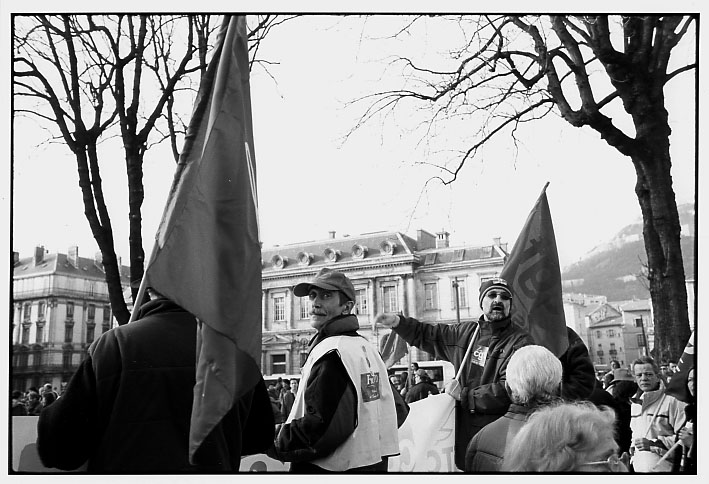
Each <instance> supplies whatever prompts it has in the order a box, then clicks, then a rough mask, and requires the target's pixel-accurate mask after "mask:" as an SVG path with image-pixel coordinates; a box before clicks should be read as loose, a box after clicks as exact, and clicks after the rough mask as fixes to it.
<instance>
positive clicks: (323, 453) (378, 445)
mask: <svg viewBox="0 0 709 484" xmlns="http://www.w3.org/2000/svg"><path fill="white" fill-rule="evenodd" d="M293 294H295V295H296V296H299V297H304V296H307V297H308V298H309V299H310V301H311V304H312V308H311V310H310V323H311V325H312V327H313V328H315V329H316V330H317V333H316V334H315V336H313V338H312V339H311V340H310V344H309V347H308V358H307V361H306V362H305V365H304V366H303V370H302V377H301V385H300V387H299V389H298V393H297V395H296V397H295V402H294V403H293V408H292V410H291V412H290V415H288V416H287V420H286V423H285V424H283V426H282V427H281V429H280V431H279V433H278V435H277V436H276V439H275V442H274V445H273V447H272V448H271V449H270V450H269V451H268V455H270V456H271V457H273V458H276V459H279V460H281V461H284V462H290V463H291V466H290V471H291V472H299V473H320V472H327V471H331V472H345V471H354V472H386V471H387V466H388V457H389V456H394V455H398V454H399V440H398V432H397V408H396V405H395V397H394V393H393V392H392V389H391V385H390V383H389V380H388V376H387V368H386V366H385V365H384V362H383V361H382V359H381V357H380V356H379V353H378V352H377V351H376V349H375V348H374V347H373V346H372V345H371V344H370V343H369V341H367V340H366V339H365V338H364V337H362V336H361V335H359V334H358V333H357V329H359V322H358V321H357V317H356V316H355V315H354V314H352V308H353V307H354V304H355V303H354V301H355V290H354V286H353V285H352V282H351V281H350V280H349V279H348V278H347V276H345V275H344V274H343V273H342V272H339V271H333V270H330V269H327V268H325V269H322V270H321V271H320V272H319V273H318V274H317V275H316V276H315V278H314V279H313V280H311V281H310V282H303V283H300V284H297V285H296V286H295V287H294V288H293ZM402 421H403V420H402ZM355 430H356V432H355Z"/></svg>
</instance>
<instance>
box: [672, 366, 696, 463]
mask: <svg viewBox="0 0 709 484" xmlns="http://www.w3.org/2000/svg"><path fill="white" fill-rule="evenodd" d="M675 375H679V373H678V372H677V371H675ZM675 378H676V376H675ZM686 387H687V394H688V395H689V397H690V402H689V403H688V404H687V406H686V407H684V415H685V419H686V422H685V424H684V426H683V427H682V428H681V429H679V432H677V438H678V439H679V440H680V441H681V442H682V452H681V454H682V455H681V457H680V458H679V459H674V464H673V467H672V472H682V473H686V474H696V472H697V454H696V451H695V448H694V442H695V439H694V433H695V431H696V426H695V424H694V423H695V422H694V421H695V419H696V416H697V403H696V394H695V393H694V368H693V367H692V368H691V369H690V370H689V371H688V372H687V382H686Z"/></svg>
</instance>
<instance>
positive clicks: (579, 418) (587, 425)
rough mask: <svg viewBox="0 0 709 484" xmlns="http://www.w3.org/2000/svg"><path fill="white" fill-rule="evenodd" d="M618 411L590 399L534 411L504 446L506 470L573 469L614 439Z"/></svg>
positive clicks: (562, 470)
mask: <svg viewBox="0 0 709 484" xmlns="http://www.w3.org/2000/svg"><path fill="white" fill-rule="evenodd" d="M614 428H615V413H614V412H613V410H611V409H610V408H607V407H603V408H601V409H599V408H597V407H596V406H595V405H593V404H592V403H589V402H584V403H560V404H555V405H550V406H547V407H542V408H541V409H539V410H537V411H536V412H534V413H533V414H532V416H531V417H530V418H529V420H528V421H527V423H526V424H525V425H524V427H522V429H521V430H520V431H519V432H518V433H517V435H516V436H515V437H514V439H513V440H512V442H511V443H508V446H507V449H506V450H505V458H504V462H503V465H502V468H501V470H502V471H505V472H573V471H574V470H576V469H577V468H578V467H579V466H581V465H582V464H583V463H585V462H588V456H590V455H592V454H593V453H594V452H596V449H597V447H599V446H600V445H601V443H602V442H604V441H606V440H607V439H613V435H614Z"/></svg>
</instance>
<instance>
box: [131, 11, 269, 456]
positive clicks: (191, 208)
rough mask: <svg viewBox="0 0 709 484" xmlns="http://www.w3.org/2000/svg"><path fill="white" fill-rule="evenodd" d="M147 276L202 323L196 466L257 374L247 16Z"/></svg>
mask: <svg viewBox="0 0 709 484" xmlns="http://www.w3.org/2000/svg"><path fill="white" fill-rule="evenodd" d="M144 279H145V282H144V284H145V285H146V286H151V287H153V288H154V289H155V290H156V291H158V292H160V293H161V294H163V295H165V296H166V297H168V298H169V299H171V300H173V301H174V302H175V303H177V304H179V305H180V306H182V307H183V308H184V309H186V310H187V311H189V312H191V313H192V314H194V315H195V316H196V317H197V318H198V319H199V321H200V325H199V329H198V336H197V369H196V384H195V387H194V396H193V404H192V419H191V424H190V461H191V462H192V461H193V459H194V454H195V452H196V451H197V449H198V448H199V446H200V444H201V443H202V442H203V440H204V438H205V437H206V436H207V435H208V434H209V432H210V431H211V430H212V429H213V428H214V427H215V426H216V425H217V424H218V423H219V421H220V420H221V419H222V417H224V415H225V414H226V413H227V412H228V411H229V410H230V409H231V407H232V405H233V404H234V403H235V402H236V401H237V400H238V399H239V398H240V397H241V396H242V395H243V394H244V393H245V392H246V391H248V390H249V389H251V388H252V387H253V386H254V385H255V384H256V383H257V381H258V380H259V377H260V360H261V246H260V243H259V227H258V214H257V197H256V166H255V161H254V141H253V128H252V123H251V93H250V88H249V57H248V46H247V38H246V19H245V17H244V16H238V17H237V16H233V17H225V19H224V21H223V23H222V26H221V30H220V32H219V36H218V38H217V45H216V47H215V51H214V56H213V58H212V60H211V61H210V63H209V66H208V68H207V72H206V74H205V76H204V78H203V79H202V83H201V86H200V90H199V93H198V95H197V99H196V101H195V107H194V110H193V112H192V120H191V121H190V125H189V129H188V131H187V135H186V137H185V145H184V149H183V152H182V155H181V156H180V160H179V162H178V166H177V171H176V173H175V179H174V181H173V185H172V189H171V191H170V194H169V196H168V201H167V204H166V207H165V212H164V213H163V218H162V222H161V224H160V227H159V229H158V232H157V235H156V243H155V249H154V251H153V254H152V257H151V260H150V262H149V263H148V266H147V268H146V272H145V277H144Z"/></svg>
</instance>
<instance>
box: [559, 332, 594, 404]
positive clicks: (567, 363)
mask: <svg viewBox="0 0 709 484" xmlns="http://www.w3.org/2000/svg"><path fill="white" fill-rule="evenodd" d="M566 336H567V338H568V340H569V346H568V348H566V351H565V352H564V353H563V354H562V355H561V356H560V357H559V360H560V361H561V365H562V368H563V369H564V378H563V382H562V385H561V397H562V398H563V399H565V400H569V401H572V400H586V399H588V398H589V397H590V396H591V393H592V392H593V389H594V387H595V386H596V384H597V379H596V372H595V370H594V368H593V361H591V357H590V356H589V354H588V348H586V345H585V344H584V342H583V340H582V339H581V337H580V336H579V335H578V334H576V331H574V330H573V329H571V328H569V327H568V326H567V327H566Z"/></svg>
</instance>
